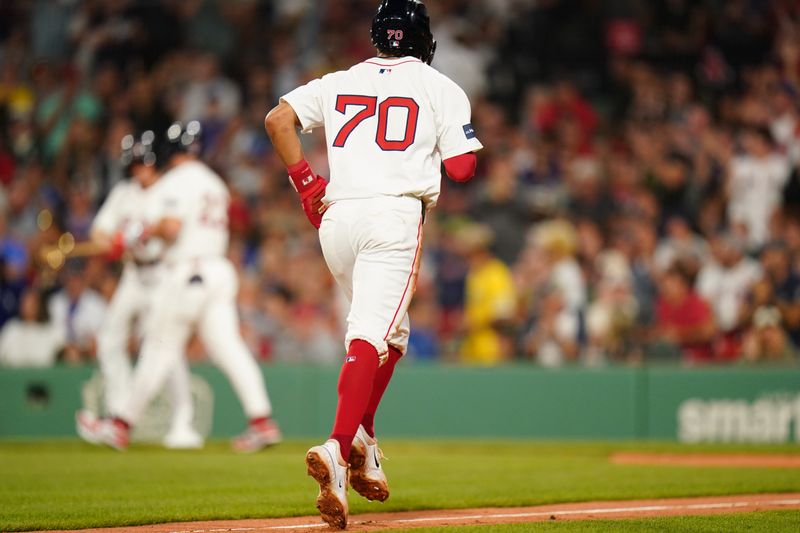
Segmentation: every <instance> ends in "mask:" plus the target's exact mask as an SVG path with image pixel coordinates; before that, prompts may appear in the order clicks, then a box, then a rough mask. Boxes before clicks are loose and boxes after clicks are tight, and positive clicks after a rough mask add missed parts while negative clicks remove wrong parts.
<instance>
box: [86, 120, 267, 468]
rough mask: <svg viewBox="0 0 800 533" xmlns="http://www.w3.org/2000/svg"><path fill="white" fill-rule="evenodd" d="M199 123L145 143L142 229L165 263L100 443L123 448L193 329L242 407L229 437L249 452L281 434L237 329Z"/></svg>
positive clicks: (218, 189)
mask: <svg viewBox="0 0 800 533" xmlns="http://www.w3.org/2000/svg"><path fill="white" fill-rule="evenodd" d="M199 134H200V131H199V124H198V123H197V122H190V123H189V124H187V126H186V127H185V128H184V127H182V126H181V125H180V124H173V125H172V126H170V128H169V130H168V131H167V132H166V135H164V136H162V137H161V138H157V139H156V142H155V143H154V144H153V147H152V148H151V152H150V153H151V157H150V161H151V163H150V164H151V165H153V166H155V167H156V168H163V169H164V171H165V172H164V174H163V175H162V177H161V180H160V182H159V186H158V189H157V195H156V197H155V198H154V199H153V201H152V202H151V205H152V206H153V211H152V212H151V213H150V214H149V215H148V224H147V229H146V231H147V234H148V235H149V236H150V238H159V239H162V240H163V241H164V243H165V250H164V254H163V263H164V265H165V270H164V273H163V275H162V276H161V277H160V279H159V283H158V285H157V286H156V288H155V290H154V292H153V298H152V300H151V304H150V305H151V306H150V313H149V317H148V320H147V323H146V324H145V336H144V341H143V343H142V348H141V352H140V355H139V362H138V363H137V365H136V368H135V370H134V375H133V385H132V392H131V395H130V397H129V399H128V401H127V403H126V405H125V406H124V407H123V408H122V410H121V412H120V414H119V416H117V417H116V418H114V419H113V420H109V421H106V422H105V423H104V424H103V427H102V429H101V432H100V433H101V440H102V442H103V443H104V444H107V445H109V446H112V447H114V448H118V449H123V448H125V447H127V445H128V436H129V429H130V427H131V426H132V425H134V424H136V423H137V422H138V421H139V419H140V417H141V416H142V413H143V412H144V410H145V408H146V407H147V405H148V404H149V403H150V401H151V400H152V399H153V396H154V395H155V394H156V392H158V390H159V389H160V388H161V387H162V386H163V384H164V382H165V380H166V379H167V376H168V374H169V372H170V369H171V368H172V367H173V366H174V365H175V362H176V360H177V359H179V358H181V357H182V354H183V353H184V351H185V347H186V344H187V343H188V341H189V339H190V337H191V335H192V333H193V332H194V331H196V333H197V334H198V336H199V337H200V339H201V341H202V342H203V345H204V347H205V348H206V351H207V352H208V354H209V356H210V358H211V360H212V361H213V362H214V363H215V364H216V365H217V366H219V367H220V369H221V370H222V371H223V372H224V373H225V375H226V376H227V378H228V379H229V380H230V382H231V384H232V385H233V389H234V391H235V392H236V394H237V395H238V397H239V400H240V402H241V403H242V406H243V408H244V411H245V414H246V415H247V417H248V418H249V426H248V428H247V430H246V431H245V432H244V433H243V434H242V435H241V436H239V437H237V438H236V439H234V441H233V447H234V449H235V450H237V451H240V452H254V451H257V450H260V449H262V448H264V447H266V446H270V445H273V444H277V443H278V442H280V441H281V438H282V436H281V432H280V429H279V428H278V425H277V423H276V422H275V421H274V420H273V419H272V418H271V415H272V406H271V405H270V402H269V398H268V397H267V392H266V388H265V385H264V379H263V376H262V374H261V369H260V368H259V366H258V364H257V363H256V361H255V358H254V357H253V355H252V354H251V353H250V351H249V350H248V349H247V346H246V345H245V343H244V341H243V340H242V337H241V333H240V330H239V317H238V312H237V308H236V294H237V291H238V279H237V274H236V270H235V268H234V266H233V264H232V263H231V262H230V261H229V260H228V259H227V257H226V252H227V249H228V204H229V201H230V198H229V193H228V189H227V187H226V186H225V183H224V182H223V181H222V179H221V178H220V177H219V176H218V175H217V174H216V173H214V171H212V170H211V169H210V168H209V167H208V166H206V165H205V164H203V163H202V162H200V161H199V160H198V159H197V158H196V157H195V155H194V154H193V153H191V150H190V148H191V147H192V146H196V145H194V139H195V138H196V137H197V136H198V135H199Z"/></svg>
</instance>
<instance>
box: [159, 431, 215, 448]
mask: <svg viewBox="0 0 800 533" xmlns="http://www.w3.org/2000/svg"><path fill="white" fill-rule="evenodd" d="M163 443H164V447H165V448H169V449H170V450H199V449H200V448H202V447H203V444H205V441H204V439H203V437H202V436H201V435H200V434H199V433H198V432H197V431H195V430H194V429H193V428H182V429H171V430H170V431H169V433H167V434H166V436H165V437H164V442H163Z"/></svg>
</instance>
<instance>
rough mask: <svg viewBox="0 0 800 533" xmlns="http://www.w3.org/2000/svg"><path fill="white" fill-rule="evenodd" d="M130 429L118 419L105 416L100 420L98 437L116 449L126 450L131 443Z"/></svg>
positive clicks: (102, 442) (101, 441) (100, 440)
mask: <svg viewBox="0 0 800 533" xmlns="http://www.w3.org/2000/svg"><path fill="white" fill-rule="evenodd" d="M129 434H130V430H129V429H128V428H127V426H125V424H123V423H122V422H119V421H117V420H111V419H107V418H104V419H102V420H100V422H99V424H98V430H97V438H98V441H99V443H100V444H105V445H106V446H110V447H111V448H114V449H115V450H119V451H122V450H125V449H127V448H128V444H129V443H130V436H129Z"/></svg>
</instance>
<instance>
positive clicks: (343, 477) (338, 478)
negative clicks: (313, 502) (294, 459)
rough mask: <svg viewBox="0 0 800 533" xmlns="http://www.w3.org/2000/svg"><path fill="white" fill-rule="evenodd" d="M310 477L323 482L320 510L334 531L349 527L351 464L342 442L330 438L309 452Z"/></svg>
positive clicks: (307, 459) (319, 496)
mask: <svg viewBox="0 0 800 533" xmlns="http://www.w3.org/2000/svg"><path fill="white" fill-rule="evenodd" d="M306 466H307V467H308V475H309V476H311V477H313V478H314V479H315V480H316V481H317V483H319V495H318V496H317V509H319V512H320V514H321V515H322V519H323V520H325V522H327V524H328V525H329V526H330V527H331V528H332V529H344V528H346V527H347V514H348V511H349V508H348V505H347V463H345V462H344V459H342V453H341V451H340V450H339V443H338V442H337V441H335V440H333V439H330V440H328V441H326V442H325V444H322V445H320V446H314V447H313V448H311V449H310V450H308V453H306Z"/></svg>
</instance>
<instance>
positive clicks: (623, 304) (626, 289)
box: [583, 250, 639, 366]
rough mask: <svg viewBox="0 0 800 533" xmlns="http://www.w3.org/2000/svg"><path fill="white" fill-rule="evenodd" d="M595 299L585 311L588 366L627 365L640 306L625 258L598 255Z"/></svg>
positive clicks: (613, 253) (609, 252) (611, 253)
mask: <svg viewBox="0 0 800 533" xmlns="http://www.w3.org/2000/svg"><path fill="white" fill-rule="evenodd" d="M594 266H595V269H596V270H597V274H598V275H597V277H596V281H595V283H594V286H595V290H594V298H593V299H592V302H591V303H590V304H589V306H588V308H587V310H586V337H587V341H586V350H585V352H584V356H583V360H584V363H585V364H587V365H592V366H596V365H600V364H603V363H606V362H608V361H617V362H624V361H627V360H628V359H629V358H630V357H631V356H632V355H633V353H634V345H633V342H634V340H635V338H634V335H633V333H634V329H635V327H636V326H637V325H638V324H637V322H636V316H637V313H638V310H639V309H638V303H637V301H636V298H635V297H634V293H633V276H632V273H631V270H630V267H629V266H628V262H627V259H626V257H625V256H624V255H623V254H622V253H621V252H618V251H613V250H605V251H603V252H602V253H601V254H599V255H598V256H597V259H596V265H594Z"/></svg>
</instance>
